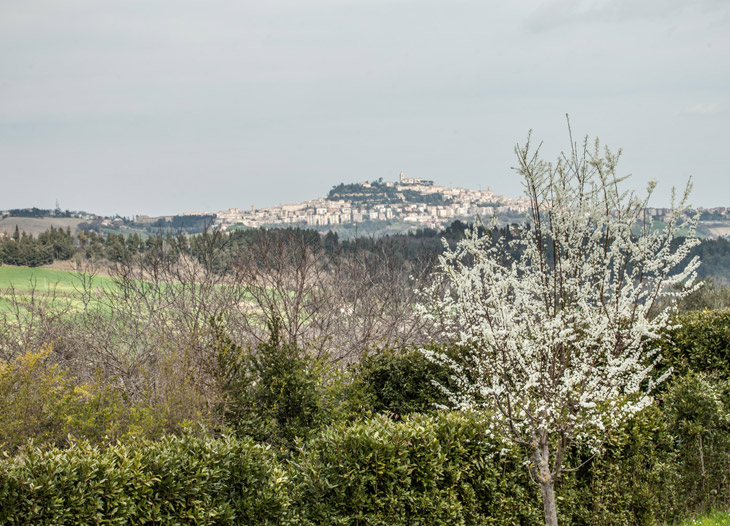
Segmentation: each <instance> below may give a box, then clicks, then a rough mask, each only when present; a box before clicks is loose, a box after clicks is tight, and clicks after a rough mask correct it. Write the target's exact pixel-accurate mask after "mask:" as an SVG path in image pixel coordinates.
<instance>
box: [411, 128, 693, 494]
mask: <svg viewBox="0 0 730 526" xmlns="http://www.w3.org/2000/svg"><path fill="white" fill-rule="evenodd" d="M571 143H572V139H571ZM538 151H539V148H538ZM516 153H517V156H518V160H519V165H518V167H517V168H516V170H517V171H518V172H519V173H520V174H521V175H522V177H523V178H524V186H525V191H526V194H527V197H528V198H529V199H530V201H531V204H532V206H531V213H530V218H529V222H527V223H525V224H523V225H521V226H519V227H517V236H516V237H515V238H512V239H505V238H504V237H502V238H499V239H496V240H494V239H493V238H492V236H491V231H490V230H488V229H486V227H484V226H483V225H480V224H477V225H475V226H474V228H473V229H472V230H471V231H469V232H467V233H466V237H465V238H464V239H463V240H462V241H461V242H459V243H458V245H457V246H456V247H455V248H453V249H450V248H448V246H447V247H446V249H445V252H444V254H443V255H442V256H441V258H440V265H439V269H440V273H439V280H438V281H437V283H435V284H434V285H433V288H432V289H431V293H432V294H431V296H430V298H431V299H430V301H429V302H428V303H424V304H422V305H420V307H419V308H420V311H421V312H422V313H424V314H427V315H429V316H432V317H434V318H440V320H441V323H442V324H443V327H444V330H445V331H446V336H447V337H448V338H449V339H450V340H451V341H452V342H453V343H455V344H456V345H458V346H459V347H460V348H461V349H462V356H461V357H460V359H459V360H458V362H457V361H455V360H454V359H452V358H450V357H448V356H446V355H443V354H439V353H434V352H433V351H424V353H425V355H426V356H427V357H428V358H429V359H430V360H433V361H435V362H437V363H441V364H445V365H447V366H448V367H450V369H451V373H452V380H453V385H454V388H453V389H451V390H445V392H446V393H447V394H448V396H449V400H450V402H451V404H452V406H453V407H455V408H458V409H475V408H476V409H487V410H488V411H490V412H491V419H492V420H491V421H492V425H493V426H494V429H493V431H495V432H497V431H499V433H500V434H501V435H502V436H507V437H510V438H511V439H512V440H514V441H516V442H518V443H521V444H525V445H527V446H528V447H529V448H530V449H531V450H532V451H533V454H534V458H535V463H534V466H533V475H534V477H536V478H539V480H540V481H543V480H544V481H546V482H545V484H548V483H549V484H552V482H553V480H554V478H555V477H557V476H559V474H560V472H561V471H562V470H563V466H562V459H563V453H564V451H565V448H566V447H567V446H568V444H570V443H571V442H572V441H575V440H581V441H585V442H586V443H588V444H589V445H590V446H592V447H595V448H597V447H599V446H600V444H601V441H602V439H603V438H604V437H605V433H606V432H608V431H609V430H610V429H612V428H615V427H616V426H617V425H619V424H620V423H621V422H623V421H625V420H626V419H627V418H630V417H631V416H632V415H634V414H635V413H636V412H638V411H640V410H641V409H643V408H645V407H646V406H647V405H649V404H650V403H651V397H650V393H651V390H652V389H653V388H654V387H655V386H656V385H657V384H658V383H659V382H661V381H662V380H663V379H664V378H665V377H666V375H664V376H663V377H660V378H653V377H652V373H653V370H654V367H655V366H656V364H657V362H658V360H659V359H660V357H659V355H658V354H657V351H656V349H655V347H654V346H653V344H652V341H653V340H655V339H656V338H657V337H658V336H659V335H660V334H661V333H662V331H663V329H664V328H665V327H666V326H667V324H668V323H669V319H670V314H671V312H670V308H671V305H670V303H665V300H666V299H672V298H676V297H681V296H682V295H684V294H687V293H689V292H690V291H692V290H694V288H696V286H698V285H697V284H696V283H695V271H696V269H697V267H698V265H699V261H698V260H697V259H693V260H691V261H689V262H687V261H686V258H687V255H688V253H689V250H690V248H691V247H692V246H693V245H694V244H695V243H696V242H697V241H696V239H695V238H694V236H693V235H691V236H689V237H687V238H685V239H684V240H683V241H675V237H676V235H677V232H678V230H679V228H680V226H681V227H683V228H689V230H690V232H692V233H693V231H694V225H695V223H694V221H693V220H692V219H689V218H688V216H687V211H688V208H687V197H688V193H689V184H688V186H687V189H686V191H685V192H684V194H683V197H682V198H681V199H680V200H679V202H678V203H675V202H674V199H673V202H672V211H671V213H670V214H669V218H668V220H667V223H666V226H665V227H664V228H663V229H658V230H657V229H654V228H652V225H651V221H650V218H647V217H646V215H645V209H646V205H647V201H648V199H649V195H650V194H651V191H652V190H653V189H654V186H655V183H652V184H650V185H649V189H648V191H649V194H648V195H647V196H646V197H645V198H644V199H639V198H638V197H637V196H636V195H635V194H634V193H633V192H627V191H623V190H621V189H620V188H619V187H620V185H621V183H622V181H623V180H624V179H625V178H622V177H617V176H616V163H617V161H618V158H619V155H620V152H619V154H613V153H611V152H610V151H609V150H608V149H606V150H605V151H601V150H600V149H599V146H598V142H596V144H595V149H592V150H589V148H588V144H587V141H586V143H584V145H583V148H582V149H579V148H577V147H575V146H572V148H571V151H570V153H569V154H563V155H562V156H561V157H560V158H559V160H558V161H557V163H556V164H554V165H553V164H550V163H546V162H544V161H542V160H540V159H539V157H538V155H537V151H536V152H533V151H532V149H531V146H530V143H529V139H528V142H527V145H526V146H525V147H522V148H520V147H518V148H516ZM682 222H684V223H683V224H681V223H682ZM494 225H495V224H494V223H492V224H491V228H494ZM680 263H682V265H681V266H680ZM443 291H446V292H443ZM660 305H666V306H665V307H664V308H663V309H660V310H659V312H658V313H651V314H650V310H652V308H654V309H656V308H657V307H658V306H660ZM538 461H539V462H538ZM538 464H539V465H538ZM551 491H552V490H551Z"/></svg>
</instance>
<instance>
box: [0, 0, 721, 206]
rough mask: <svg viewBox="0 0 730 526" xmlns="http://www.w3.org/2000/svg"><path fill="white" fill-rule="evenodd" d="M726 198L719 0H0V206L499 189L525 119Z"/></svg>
mask: <svg viewBox="0 0 730 526" xmlns="http://www.w3.org/2000/svg"><path fill="white" fill-rule="evenodd" d="M566 113H569V114H570V116H571V122H572V126H573V131H574V133H575V134H577V135H584V134H589V135H591V136H598V137H600V138H601V140H602V142H604V143H605V144H607V145H609V146H610V147H612V148H618V147H622V148H623V149H624V156H623V161H622V163H621V165H620V167H621V169H622V172H625V173H633V174H634V175H633V178H632V179H631V181H632V183H631V184H632V186H634V187H636V188H638V189H641V188H644V187H645V186H646V182H647V181H648V180H650V179H658V180H659V183H660V184H659V188H658V191H657V194H656V196H657V197H656V198H655V199H654V202H653V204H655V205H656V206H666V205H668V202H669V198H668V195H669V189H670V188H671V186H672V185H676V186H682V185H683V184H684V183H685V182H686V180H687V178H688V177H689V176H690V175H692V176H693V177H694V192H693V197H692V202H693V204H694V205H696V206H706V207H710V206H730V154H729V153H728V150H730V148H729V144H728V143H729V142H730V1H728V0H698V1H692V0H641V1H637V0H611V1H593V0H546V1H537V0H526V1H523V0H520V1H515V2H508V1H504V0H501V1H491V0H480V1H471V0H468V1H467V0H448V1H447V0H442V1H435V0H266V1H256V2H251V1H249V0H214V1H202V0H22V1H18V0H0V173H1V174H2V184H1V185H0V208H14V207H25V206H39V207H44V208H52V207H53V206H54V205H55V201H56V199H58V201H59V202H60V204H61V207H62V208H69V209H83V210H88V211H92V212H97V213H103V214H113V213H119V214H122V215H133V214H149V215H159V214H171V213H179V212H184V211H202V210H210V211H217V210H220V209H224V208H230V207H239V208H248V207H250V206H251V205H256V206H257V207H263V206H268V205H274V204H279V203H287V202H296V201H302V200H305V199H312V198H314V197H319V196H323V195H324V194H326V192H327V191H328V190H329V188H330V187H331V186H333V185H335V184H338V183H340V182H355V181H363V180H372V179H377V178H379V177H383V178H384V179H390V180H394V179H395V178H396V177H397V176H398V173H399V172H400V171H405V172H406V174H407V175H409V176H411V177H424V178H427V179H433V180H435V181H436V183H437V184H446V185H453V186H463V187H468V188H479V187H481V188H486V187H491V188H492V190H494V191H496V192H498V193H502V194H506V195H508V196H513V197H516V196H518V195H521V192H522V190H521V186H520V181H519V178H518V177H517V176H516V175H515V174H514V173H513V172H512V171H511V170H510V166H512V165H513V164H514V162H513V159H514V155H513V148H514V145H515V143H516V142H521V141H523V140H524V138H525V136H526V134H527V131H528V130H529V129H533V130H534V135H535V137H536V138H539V139H542V140H544V141H545V146H544V148H545V152H546V153H547V154H548V157H550V158H552V157H554V155H556V154H557V153H558V152H559V151H560V150H561V149H564V148H566V147H567V145H568V143H567V133H566V126H565V117H564V115H565V114H566Z"/></svg>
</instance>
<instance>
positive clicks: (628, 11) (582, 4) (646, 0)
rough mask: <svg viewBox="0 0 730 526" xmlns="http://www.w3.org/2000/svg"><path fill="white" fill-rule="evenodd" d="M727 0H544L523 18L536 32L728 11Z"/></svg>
mask: <svg viewBox="0 0 730 526" xmlns="http://www.w3.org/2000/svg"><path fill="white" fill-rule="evenodd" d="M727 10H728V4H727V1H726V0H697V1H694V2H687V1H686V0H642V1H641V2H636V1H635V0H547V1H544V2H541V3H540V4H539V5H538V6H537V8H535V9H534V10H533V11H532V13H531V14H530V15H529V16H528V17H527V18H526V23H527V27H528V28H529V29H530V30H531V31H533V32H536V33H539V32H542V31H550V30H552V29H556V28H559V27H561V26H566V25H573V24H591V23H623V22H627V21H630V20H668V19H672V20H682V19H687V18H694V17H698V16H702V15H708V14H712V15H713V20H716V19H717V16H718V14H717V12H718V11H725V12H726V14H727Z"/></svg>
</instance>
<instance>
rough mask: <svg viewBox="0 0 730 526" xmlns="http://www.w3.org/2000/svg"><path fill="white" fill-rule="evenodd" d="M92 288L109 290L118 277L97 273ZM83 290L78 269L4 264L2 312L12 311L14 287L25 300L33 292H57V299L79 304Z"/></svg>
mask: <svg viewBox="0 0 730 526" xmlns="http://www.w3.org/2000/svg"><path fill="white" fill-rule="evenodd" d="M92 287H93V289H94V290H95V291H100V290H104V289H107V290H108V289H111V288H113V287H114V280H113V279H112V278H110V277H108V276H94V277H93V280H92ZM81 289H82V280H81V275H80V274H79V273H78V272H70V271H66V270H53V269H46V268H30V267H15V266H12V265H2V266H0V312H4V311H7V310H8V306H9V297H10V295H11V291H13V290H14V292H15V294H16V295H17V297H19V298H21V299H24V298H27V297H28V296H29V295H30V294H31V292H34V293H35V294H41V295H48V294H51V293H55V296H56V298H63V299H68V300H69V301H70V302H71V303H76V302H77V301H78V302H80V292H81Z"/></svg>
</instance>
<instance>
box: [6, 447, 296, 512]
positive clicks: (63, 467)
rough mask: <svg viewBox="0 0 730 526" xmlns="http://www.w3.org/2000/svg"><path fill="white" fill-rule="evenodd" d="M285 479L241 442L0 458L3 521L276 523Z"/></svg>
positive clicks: (283, 504) (261, 453)
mask: <svg viewBox="0 0 730 526" xmlns="http://www.w3.org/2000/svg"><path fill="white" fill-rule="evenodd" d="M285 484H286V478H285V477H284V474H283V472H282V471H281V470H280V469H279V468H278V466H277V463H276V461H275V458H274V456H273V454H272V453H271V451H269V450H268V449H267V448H265V447H264V446H261V445H257V444H254V443H253V441H252V440H250V439H243V440H238V439H233V438H221V439H212V438H205V437H198V436H195V435H193V434H190V433H188V434H186V435H184V436H182V437H166V438H164V439H161V440H159V441H156V442H151V441H147V440H138V441H136V440H131V441H129V442H127V443H125V444H119V445H115V446H112V447H110V448H108V449H105V450H100V449H98V448H95V447H92V446H90V445H89V444H88V443H86V442H82V443H79V444H74V445H72V446H71V447H70V448H68V449H66V450H64V451H60V450H58V449H50V450H41V449H38V448H31V449H28V450H27V451H25V452H24V453H23V454H21V455H18V456H16V457H13V458H10V459H5V460H2V461H0V522H2V523H3V524H37V525H63V524H69V525H71V524H74V525H75V524H100V523H104V524H196V525H197V524H201V525H202V524H205V525H213V524H247V525H270V524H272V525H273V524H279V522H280V520H281V519H282V518H283V517H285V515H286V513H285V512H286V509H287V495H286V492H285V491H284V485H285Z"/></svg>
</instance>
